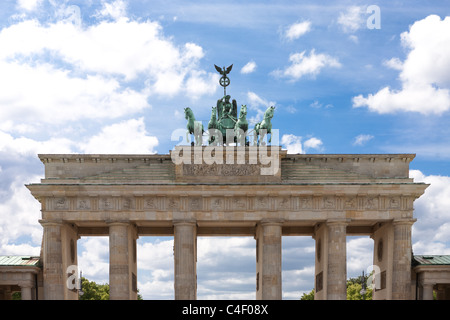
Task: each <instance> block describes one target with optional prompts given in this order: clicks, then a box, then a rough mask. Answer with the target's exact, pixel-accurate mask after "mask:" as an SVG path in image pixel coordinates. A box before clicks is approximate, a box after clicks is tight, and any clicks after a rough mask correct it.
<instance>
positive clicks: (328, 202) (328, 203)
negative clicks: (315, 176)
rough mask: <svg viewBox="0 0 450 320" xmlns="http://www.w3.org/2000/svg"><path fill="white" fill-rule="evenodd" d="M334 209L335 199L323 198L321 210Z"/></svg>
mask: <svg viewBox="0 0 450 320" xmlns="http://www.w3.org/2000/svg"><path fill="white" fill-rule="evenodd" d="M335 207H336V199H335V198H334V197H324V198H323V208H324V209H334V208H335Z"/></svg>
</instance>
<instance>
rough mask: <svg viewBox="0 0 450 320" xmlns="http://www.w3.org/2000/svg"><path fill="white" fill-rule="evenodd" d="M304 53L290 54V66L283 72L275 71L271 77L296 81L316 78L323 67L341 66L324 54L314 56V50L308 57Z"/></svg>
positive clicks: (334, 59)
mask: <svg viewBox="0 0 450 320" xmlns="http://www.w3.org/2000/svg"><path fill="white" fill-rule="evenodd" d="M305 53H306V51H303V52H300V53H294V54H291V55H290V56H289V61H290V62H291V65H290V66H288V67H287V68H285V69H284V70H275V71H274V72H273V75H275V76H279V77H284V78H289V79H291V80H293V81H296V80H298V79H300V78H301V77H303V76H305V75H311V76H316V75H317V74H319V73H320V72H321V70H322V69H323V68H325V67H331V68H339V67H340V66H341V64H340V63H339V61H338V60H337V59H336V58H333V57H332V56H329V55H327V54H324V53H318V54H316V52H315V50H314V49H312V50H311V51H310V53H309V55H306V54H305Z"/></svg>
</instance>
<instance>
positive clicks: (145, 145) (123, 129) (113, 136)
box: [80, 118, 158, 154]
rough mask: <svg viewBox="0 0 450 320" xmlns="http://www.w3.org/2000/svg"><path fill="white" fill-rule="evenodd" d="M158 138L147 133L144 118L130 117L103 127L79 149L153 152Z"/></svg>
mask: <svg viewBox="0 0 450 320" xmlns="http://www.w3.org/2000/svg"><path fill="white" fill-rule="evenodd" d="M157 145H158V139H157V138H156V137H153V136H149V135H147V132H146V130H145V124H144V119H143V118H140V119H131V120H126V121H122V122H120V123H116V124H112V125H110V126H107V127H104V128H103V129H102V130H101V132H100V133H99V134H97V135H95V136H93V137H92V138H90V139H89V141H87V142H85V143H81V144H80V149H81V150H82V151H83V152H85V153H133V154H144V153H145V154H147V153H155V152H156V151H155V150H154V148H155V147H156V146H157Z"/></svg>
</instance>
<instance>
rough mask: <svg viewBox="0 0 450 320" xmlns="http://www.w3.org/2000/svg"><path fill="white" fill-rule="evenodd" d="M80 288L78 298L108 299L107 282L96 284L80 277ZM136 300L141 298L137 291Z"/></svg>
mask: <svg viewBox="0 0 450 320" xmlns="http://www.w3.org/2000/svg"><path fill="white" fill-rule="evenodd" d="M81 288H82V290H83V294H82V295H80V297H79V299H80V300H109V284H107V283H106V284H97V283H95V282H94V281H89V280H88V279H86V278H85V277H81ZM138 292H139V291H138ZM138 300H143V299H142V296H141V295H140V294H139V293H138Z"/></svg>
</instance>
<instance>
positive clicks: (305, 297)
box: [300, 289, 314, 300]
mask: <svg viewBox="0 0 450 320" xmlns="http://www.w3.org/2000/svg"><path fill="white" fill-rule="evenodd" d="M300 300H314V289H312V290H311V292H310V293H304V294H303V295H302V297H301V298H300Z"/></svg>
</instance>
